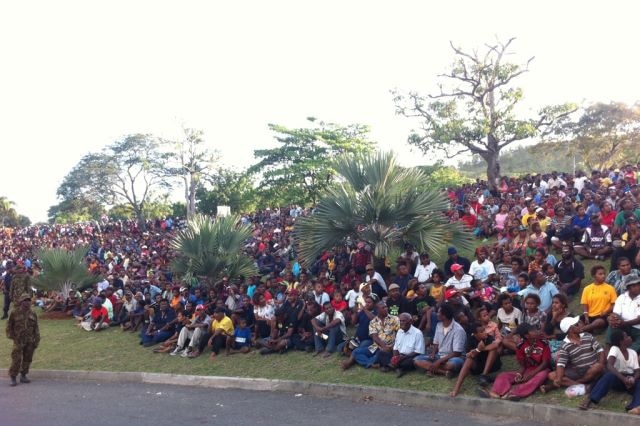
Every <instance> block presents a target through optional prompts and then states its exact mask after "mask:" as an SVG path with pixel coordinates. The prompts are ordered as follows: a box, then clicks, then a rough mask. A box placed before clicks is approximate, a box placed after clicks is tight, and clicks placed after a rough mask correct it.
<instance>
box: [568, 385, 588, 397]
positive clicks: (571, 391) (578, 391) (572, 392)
mask: <svg viewBox="0 0 640 426" xmlns="http://www.w3.org/2000/svg"><path fill="white" fill-rule="evenodd" d="M564 393H565V394H566V395H567V396H568V397H569V398H573V397H574V396H582V395H584V394H585V393H587V388H586V387H585V386H584V385H583V384H579V385H571V386H569V387H568V388H567V389H566V390H565V391H564Z"/></svg>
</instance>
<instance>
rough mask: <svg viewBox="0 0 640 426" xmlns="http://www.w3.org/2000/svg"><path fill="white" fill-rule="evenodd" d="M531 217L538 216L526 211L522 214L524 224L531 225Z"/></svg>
mask: <svg viewBox="0 0 640 426" xmlns="http://www.w3.org/2000/svg"><path fill="white" fill-rule="evenodd" d="M529 218H534V219H535V218H536V214H535V213H525V214H523V215H522V226H527V227H528V226H529Z"/></svg>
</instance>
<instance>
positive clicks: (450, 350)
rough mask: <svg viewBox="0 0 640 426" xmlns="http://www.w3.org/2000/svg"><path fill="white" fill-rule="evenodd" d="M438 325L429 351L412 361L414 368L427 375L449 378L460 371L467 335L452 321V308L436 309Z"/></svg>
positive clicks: (442, 306) (445, 306)
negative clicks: (423, 371)
mask: <svg viewBox="0 0 640 426" xmlns="http://www.w3.org/2000/svg"><path fill="white" fill-rule="evenodd" d="M437 315H438V325H437V326H436V334H435V337H434V338H433V345H432V347H431V350H430V351H429V353H428V354H426V355H419V356H417V357H416V358H415V359H414V364H415V366H416V367H418V368H421V369H423V370H425V371H426V373H427V375H445V376H447V377H448V378H451V377H453V376H454V375H455V373H457V372H458V371H460V369H461V368H462V364H463V363H464V359H463V358H462V356H463V354H464V353H465V349H466V343H467V334H466V332H465V331H464V328H462V326H461V325H460V324H458V323H457V322H456V321H455V320H454V319H453V315H454V311H453V308H452V307H451V306H450V305H449V304H446V303H445V304H443V305H441V306H440V307H439V308H438V312H437Z"/></svg>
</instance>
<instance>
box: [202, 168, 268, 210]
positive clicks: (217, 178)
mask: <svg viewBox="0 0 640 426" xmlns="http://www.w3.org/2000/svg"><path fill="white" fill-rule="evenodd" d="M207 182H208V184H209V186H208V188H205V187H204V186H201V187H200V188H198V191H197V194H196V195H197V200H198V204H197V208H198V212H200V213H203V214H210V215H215V214H216V209H217V208H218V206H229V207H230V208H231V212H232V213H236V214H237V213H242V212H247V211H252V210H255V208H256V206H257V202H258V194H257V192H256V190H255V188H254V187H253V180H252V178H251V175H249V174H248V173H246V172H236V171H234V170H231V169H223V168H219V169H218V170H217V172H215V173H213V174H211V175H210V176H209V177H208V178H207ZM266 205H268V204H266Z"/></svg>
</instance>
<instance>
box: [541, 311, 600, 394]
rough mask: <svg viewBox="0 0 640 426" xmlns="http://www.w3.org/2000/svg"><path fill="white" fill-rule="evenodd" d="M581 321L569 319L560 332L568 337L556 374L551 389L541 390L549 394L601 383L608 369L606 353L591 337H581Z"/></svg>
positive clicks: (558, 355)
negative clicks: (552, 390) (598, 380)
mask: <svg viewBox="0 0 640 426" xmlns="http://www.w3.org/2000/svg"><path fill="white" fill-rule="evenodd" d="M579 322H580V317H578V316H575V317H565V318H564V319H563V320H562V321H560V330H562V332H563V333H566V334H567V337H565V339H564V342H563V344H562V347H561V348H560V349H559V350H558V352H557V354H556V357H557V359H556V371H552V372H551V373H549V380H551V382H552V383H551V384H550V385H543V386H541V388H540V390H541V391H542V392H543V393H545V392H546V391H549V390H551V389H554V388H558V387H560V386H564V387H568V386H572V385H577V384H584V385H588V384H589V383H593V382H594V381H595V380H597V379H598V378H599V377H600V376H601V375H602V373H603V372H604V369H605V360H606V357H605V355H606V354H605V351H604V348H603V347H602V346H601V345H600V343H598V341H597V340H596V339H595V338H594V337H593V336H592V335H591V334H589V333H580V326H579V324H578V323H579Z"/></svg>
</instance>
